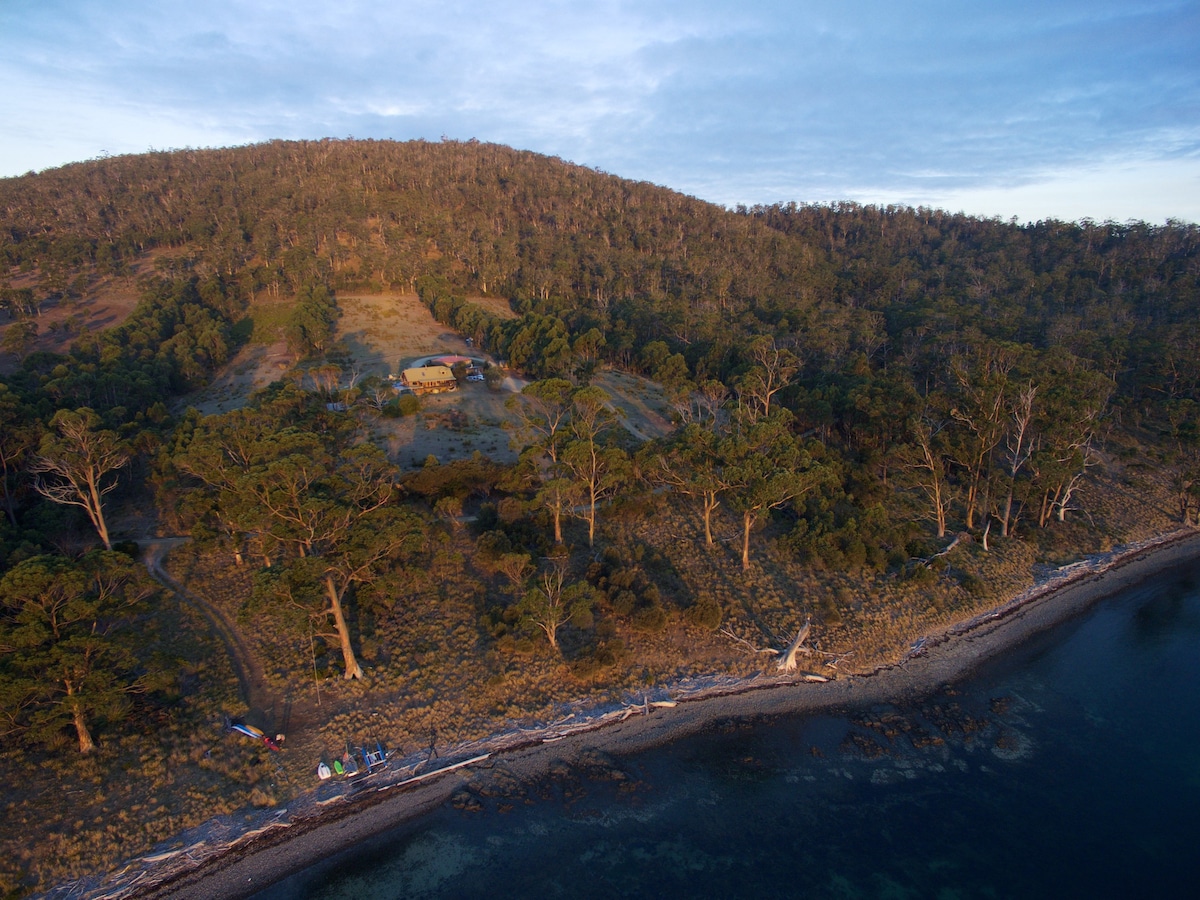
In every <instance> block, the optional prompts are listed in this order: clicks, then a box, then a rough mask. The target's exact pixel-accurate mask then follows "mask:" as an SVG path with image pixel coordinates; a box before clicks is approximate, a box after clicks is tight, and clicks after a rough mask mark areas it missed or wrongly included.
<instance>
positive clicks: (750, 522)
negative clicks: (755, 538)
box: [742, 510, 754, 572]
mask: <svg viewBox="0 0 1200 900" xmlns="http://www.w3.org/2000/svg"><path fill="white" fill-rule="evenodd" d="M753 527H754V516H753V515H752V514H751V512H750V510H746V511H745V512H744V513H742V571H743V572H748V571H750V529H751V528H753Z"/></svg>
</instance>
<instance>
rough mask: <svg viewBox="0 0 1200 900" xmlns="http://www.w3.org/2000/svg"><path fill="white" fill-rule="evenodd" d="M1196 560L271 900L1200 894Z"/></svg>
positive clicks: (436, 821)
mask: <svg viewBox="0 0 1200 900" xmlns="http://www.w3.org/2000/svg"><path fill="white" fill-rule="evenodd" d="M1198 839H1200V567H1192V568H1189V569H1185V570H1179V571H1175V572H1173V573H1170V574H1169V575H1164V576H1160V577H1158V578H1157V579H1155V580H1153V581H1152V582H1148V583H1146V584H1144V585H1142V586H1141V587H1139V588H1137V589H1135V590H1131V591H1129V592H1126V593H1124V594H1122V595H1119V596H1117V597H1113V598H1110V599H1108V600H1105V601H1103V602H1102V603H1100V604H1099V605H1098V606H1097V607H1096V608H1095V609H1094V610H1093V611H1092V612H1090V613H1089V614H1088V615H1087V616H1085V617H1083V618H1081V619H1078V620H1076V621H1073V622H1071V623H1069V624H1067V625H1064V626H1062V627H1060V628H1058V629H1056V630H1054V631H1052V632H1050V633H1047V634H1045V635H1042V636H1039V637H1038V638H1036V639H1034V640H1033V641H1031V642H1029V643H1028V644H1025V645H1023V646H1022V647H1020V648H1018V649H1017V650H1015V651H1012V652H1010V653H1008V654H1007V655H1006V657H1005V658H1003V659H1001V660H998V661H995V662H993V663H991V664H989V665H988V666H987V667H986V668H984V669H982V670H981V671H979V672H978V673H976V674H975V675H974V676H973V677H972V678H971V679H970V680H968V681H965V682H963V683H961V684H959V685H956V686H954V687H948V688H946V689H945V690H943V691H942V692H939V693H938V694H936V695H934V696H931V697H929V698H927V699H926V700H924V701H922V702H920V703H917V704H914V705H911V706H879V707H873V708H870V709H862V710H847V711H845V712H844V713H843V714H827V715H821V716H807V717H800V718H773V719H770V720H760V721H755V722H739V721H730V722H726V723H721V724H720V725H719V726H717V727H715V728H713V729H711V730H710V731H709V732H708V733H706V734H702V735H698V736H694V737H690V738H687V739H685V740H682V741H680V742H678V743H676V744H672V745H669V746H666V747H662V748H658V749H656V750H653V751H649V752H646V753H643V754H639V755H637V756H634V757H630V758H625V759H619V760H610V759H607V758H604V757H600V756H597V757H596V758H595V759H594V760H592V762H591V764H590V765H586V766H581V767H577V768H567V767H565V766H560V767H559V768H558V769H557V770H556V771H555V772H553V773H551V774H549V775H547V776H546V777H545V778H544V779H542V780H539V781H538V782H536V783H532V784H530V783H517V782H515V781H514V782H513V783H511V784H508V785H504V786H503V790H497V788H496V786H495V785H493V786H491V787H489V786H487V784H485V783H484V782H482V781H481V782H479V784H478V785H477V786H476V788H475V790H474V791H473V792H465V793H463V794H461V795H459V796H458V797H457V798H456V799H455V801H454V803H452V804H447V805H446V806H445V807H443V808H441V809H439V810H438V811H436V812H435V813H433V814H431V815H429V816H427V817H425V818H423V819H421V820H420V821H418V822H415V823H411V824H409V825H407V826H403V827H402V828H400V829H398V830H396V831H394V832H391V833H389V834H387V835H383V836H381V837H380V838H377V839H375V840H374V841H372V842H370V843H368V844H364V845H363V846H361V847H359V848H356V849H355V850H354V851H350V852H348V853H346V854H342V855H340V856H338V857H335V858H333V859H330V860H327V861H325V862H324V863H322V864H320V865H318V866H316V867H314V868H312V869H310V870H308V871H306V872H303V873H300V874H299V875H297V876H294V877H293V878H291V879H289V880H287V881H285V882H283V883H281V884H279V885H277V886H276V887H274V888H272V889H270V890H268V891H264V892H263V893H262V894H260V895H258V896H260V897H263V898H281V897H302V898H314V900H315V898H323V900H333V898H355V900H362V898H367V897H371V898H384V897H396V898H399V897H489V898H505V897H514V898H515V897H522V898H523V897H573V898H579V897H583V898H587V897H613V896H617V897H643V896H645V897H675V896H690V897H739V896H763V895H766V894H768V893H769V894H772V895H775V896H782V897H804V896H814V897H817V896H819V897H832V898H928V897H937V898H946V900H949V898H973V897H980V898H996V897H1021V898H1030V897H1056V898H1059V897H1089V898H1093V897H1121V898H1127V897H1147V896H1158V897H1187V896H1197V895H1200V887H1198V885H1200V880H1198V879H1200V846H1198Z"/></svg>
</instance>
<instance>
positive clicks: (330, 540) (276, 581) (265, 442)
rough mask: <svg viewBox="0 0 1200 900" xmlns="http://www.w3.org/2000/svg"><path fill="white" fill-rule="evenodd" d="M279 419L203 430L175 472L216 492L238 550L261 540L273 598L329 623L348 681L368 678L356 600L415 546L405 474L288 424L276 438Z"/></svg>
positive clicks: (232, 420)
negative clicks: (355, 626) (362, 587)
mask: <svg viewBox="0 0 1200 900" xmlns="http://www.w3.org/2000/svg"><path fill="white" fill-rule="evenodd" d="M280 409H286V406H284V407H280V408H278V409H277V410H276V411H279V410H280ZM270 413H271V411H270V410H261V409H260V410H257V411H255V410H251V411H249V412H245V411H236V412H234V413H227V414H224V415H223V416H214V417H209V418H207V419H205V420H202V421H201V423H200V426H199V427H197V428H196V429H195V430H194V432H193V434H192V435H191V437H190V438H189V439H188V440H187V441H186V442H185V444H184V445H183V446H182V447H181V448H180V449H179V452H178V453H177V454H176V458H175V465H176V466H177V467H178V468H179V469H180V470H182V471H184V472H187V473H190V474H193V475H194V476H195V477H196V478H197V479H199V480H200V481H202V483H203V484H204V485H205V486H206V487H207V488H208V489H209V491H210V492H211V493H212V495H213V512H212V514H213V515H214V516H216V517H217V518H218V519H219V520H220V521H222V522H223V523H224V527H225V528H226V530H227V531H228V532H229V533H230V534H231V535H233V536H234V539H235V542H236V541H237V540H239V537H240V535H241V534H250V535H253V536H254V538H255V541H256V543H257V546H258V547H259V550H260V552H261V554H262V559H263V561H264V563H265V566H266V568H267V569H268V570H272V569H278V570H279V571H276V572H269V573H268V575H267V576H265V577H264V578H263V579H261V580H262V581H263V583H264V585H265V587H266V593H267V594H269V595H272V596H273V597H275V599H284V600H290V601H292V602H293V604H295V605H296V606H298V607H300V608H302V609H303V610H304V611H305V614H306V615H307V616H309V617H311V618H312V619H313V620H315V621H317V622H320V623H327V626H326V625H325V624H322V625H321V626H319V627H331V628H332V631H330V632H328V634H327V636H329V637H332V638H334V639H335V640H336V641H337V643H338V645H339V647H340V649H341V653H342V659H343V663H344V666H345V668H344V675H345V677H346V678H347V679H353V678H361V677H362V676H363V669H362V666H361V665H360V664H359V662H358V659H357V656H356V654H355V650H354V641H353V635H352V631H351V627H350V621H349V618H348V616H347V601H348V595H349V592H350V590H351V589H352V588H353V586H354V585H355V584H358V583H361V582H363V581H367V580H369V579H371V578H373V577H375V576H376V575H378V574H379V573H380V572H381V571H382V570H384V569H386V568H387V567H389V566H391V565H394V564H395V563H396V561H397V560H398V559H399V558H400V557H401V556H403V555H404V554H405V553H406V552H407V551H408V550H409V549H411V548H412V547H413V546H415V544H416V543H417V541H418V540H419V533H420V528H419V524H418V522H417V520H416V518H415V516H414V515H413V514H411V513H410V512H408V511H407V510H405V509H402V508H400V507H399V506H398V505H397V503H396V499H397V496H398V491H399V489H398V487H397V484H398V481H399V471H398V470H397V469H396V467H395V466H394V465H393V464H392V463H391V462H390V461H388V459H387V457H386V456H385V455H384V453H383V451H381V450H380V449H379V448H377V447H375V446H373V445H370V444H361V445H357V446H350V445H349V441H348V440H347V439H346V438H347V435H345V434H342V433H340V432H339V431H338V430H337V429H336V428H335V429H333V430H330V431H322V432H317V431H313V430H309V429H308V428H306V427H304V425H303V423H300V424H288V423H287V422H286V420H285V421H282V422H279V423H278V425H277V427H276V428H275V429H270V428H268V427H266V426H268V425H269V423H270V422H271V420H272V419H271V415H270ZM277 421H278V420H277Z"/></svg>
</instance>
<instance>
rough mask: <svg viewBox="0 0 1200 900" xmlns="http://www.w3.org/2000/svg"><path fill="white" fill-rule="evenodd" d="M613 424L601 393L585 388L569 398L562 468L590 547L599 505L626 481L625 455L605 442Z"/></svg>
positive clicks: (606, 398)
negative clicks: (569, 438) (584, 526)
mask: <svg viewBox="0 0 1200 900" xmlns="http://www.w3.org/2000/svg"><path fill="white" fill-rule="evenodd" d="M616 421H617V416H616V413H614V412H613V410H612V408H611V400H610V398H609V396H608V394H607V393H606V392H605V391H603V390H602V389H600V388H598V387H584V388H580V389H579V390H577V391H575V393H574V394H572V395H571V420H570V433H571V440H569V441H568V442H567V444H566V446H565V447H564V449H563V452H562V457H561V464H562V469H563V470H565V472H566V473H568V476H569V478H570V479H571V482H572V485H573V488H574V495H575V499H576V500H577V501H578V504H577V505H576V506H574V507H572V508H573V509H575V510H577V515H579V517H580V518H582V519H583V520H584V521H586V522H587V524H588V546H589V547H591V546H594V545H595V542H596V511H597V509H598V507H599V505H600V503H601V502H603V501H604V500H607V499H609V498H611V497H613V496H615V495H616V493H617V491H618V490H619V489H620V488H621V486H622V485H623V484H624V483H625V482H626V481H627V480H628V478H629V456H628V454H626V453H625V451H624V450H622V449H621V448H619V447H614V446H611V445H608V444H607V443H606V442H605V438H606V437H607V433H608V432H609V431H610V429H611V428H612V426H613V425H614V424H615V423H616Z"/></svg>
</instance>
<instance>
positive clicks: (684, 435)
mask: <svg viewBox="0 0 1200 900" xmlns="http://www.w3.org/2000/svg"><path fill="white" fill-rule="evenodd" d="M719 441H720V437H719V435H718V434H717V432H716V431H714V430H713V429H712V428H706V427H704V426H703V425H700V424H698V423H696V422H692V423H690V424H688V425H687V426H686V427H685V428H683V429H682V430H680V431H679V432H678V433H677V434H675V435H674V436H673V437H672V439H671V440H670V442H669V443H668V444H666V445H665V446H663V445H656V446H652V447H648V448H647V449H646V451H645V455H646V456H647V457H648V459H646V460H645V461H644V462H643V465H642V472H643V474H644V475H645V477H646V478H647V479H649V481H650V482H651V483H652V484H658V485H664V486H666V487H669V488H670V489H671V490H673V491H675V493H677V494H680V495H682V496H684V497H687V498H689V499H691V500H694V501H697V502H699V504H700V509H701V514H702V516H703V519H704V543H705V544H706V545H707V546H709V547H711V546H713V533H712V514H713V513H714V512H715V511H716V510H717V508H718V507H719V506H720V505H721V495H722V494H723V493H724V492H725V491H726V490H728V489H729V488H730V486H731V484H730V480H729V478H727V477H726V475H725V473H724V463H723V461H722V458H721V455H720V452H719V450H720V447H719Z"/></svg>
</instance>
